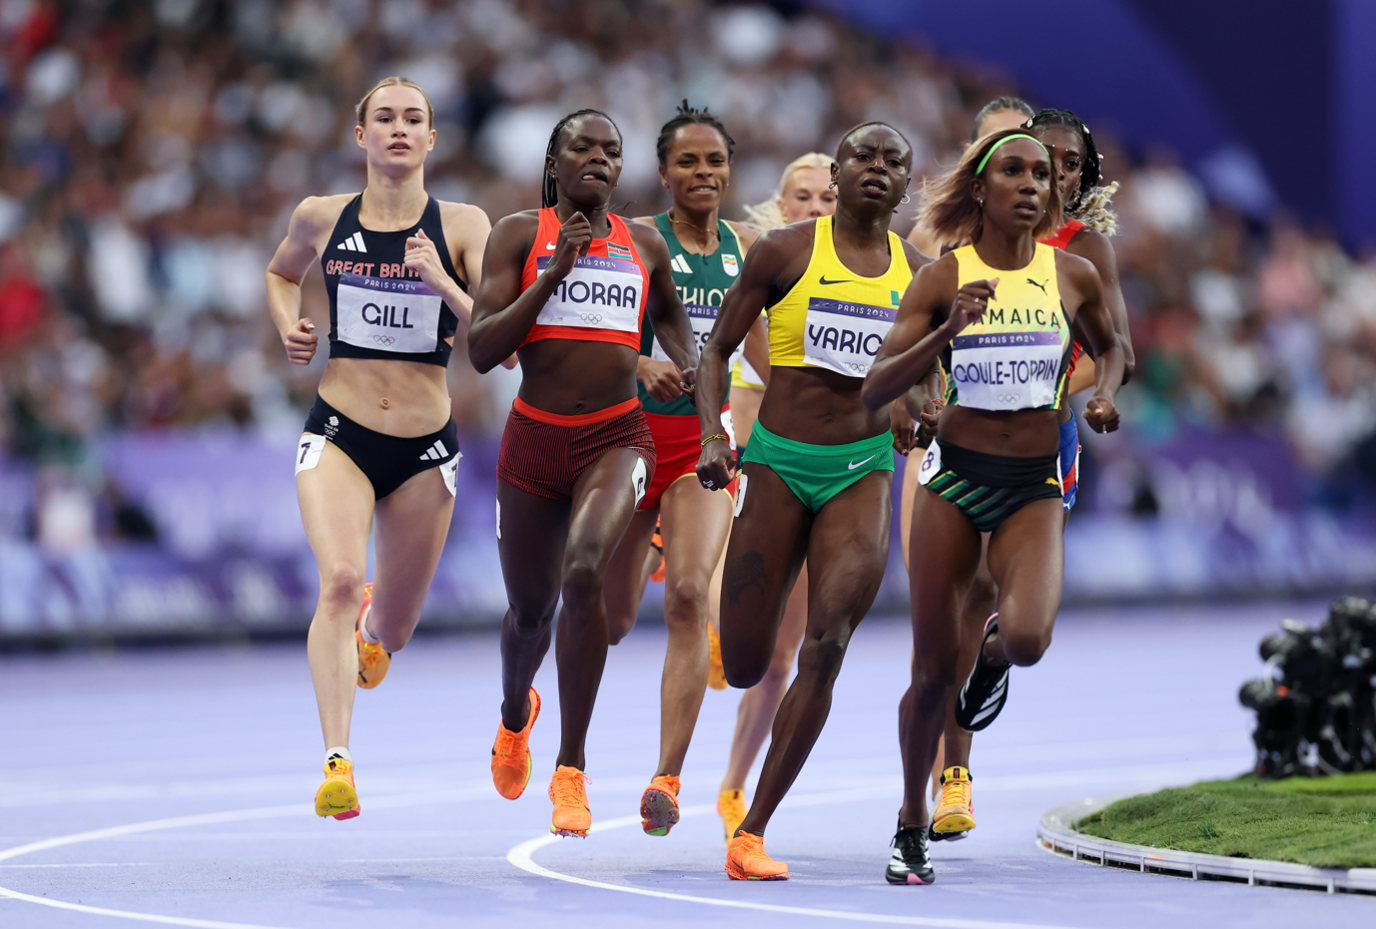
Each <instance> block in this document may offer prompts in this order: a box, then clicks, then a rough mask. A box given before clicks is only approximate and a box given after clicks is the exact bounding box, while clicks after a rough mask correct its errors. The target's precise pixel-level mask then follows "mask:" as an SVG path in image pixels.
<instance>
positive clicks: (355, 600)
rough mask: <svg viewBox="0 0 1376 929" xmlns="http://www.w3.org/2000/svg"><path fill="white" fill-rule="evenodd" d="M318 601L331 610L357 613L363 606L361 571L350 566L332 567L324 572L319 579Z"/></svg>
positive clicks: (339, 565)
mask: <svg viewBox="0 0 1376 929" xmlns="http://www.w3.org/2000/svg"><path fill="white" fill-rule="evenodd" d="M320 601H321V603H322V604H325V605H326V606H328V607H329V608H330V609H331V610H338V611H343V612H357V611H358V608H359V607H360V606H362V605H363V571H361V570H360V569H359V568H357V567H355V566H354V565H351V564H338V565H334V566H332V567H330V568H329V569H327V570H326V571H324V572H323V574H322V576H321V578H320ZM350 618H351V619H352V618H353V617H352V616H351V617H350Z"/></svg>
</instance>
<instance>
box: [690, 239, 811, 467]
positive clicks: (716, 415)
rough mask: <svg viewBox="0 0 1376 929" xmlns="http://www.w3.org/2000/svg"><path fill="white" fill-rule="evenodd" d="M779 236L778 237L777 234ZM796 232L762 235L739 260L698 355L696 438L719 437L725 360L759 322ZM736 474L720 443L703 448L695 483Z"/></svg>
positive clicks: (727, 376) (726, 368) (723, 443)
mask: <svg viewBox="0 0 1376 929" xmlns="http://www.w3.org/2000/svg"><path fill="white" fill-rule="evenodd" d="M780 233H782V234H780ZM796 236H797V232H796V231H795V232H792V233H788V232H787V230H778V231H777V233H773V232H771V233H766V234H765V235H763V236H761V237H760V239H759V241H757V242H756V243H755V246H754V247H753V248H751V249H750V251H749V252H748V253H746V256H745V262H744V263H743V265H742V267H741V276H740V280H738V281H736V283H735V284H732V285H731V289H730V290H728V291H727V292H726V299H724V300H723V301H722V304H721V309H720V310H718V311H717V322H716V325H714V326H713V327H712V334H711V335H710V336H709V337H708V338H707V344H706V345H705V346H703V349H702V363H701V367H700V368H699V370H698V420H699V422H700V424H701V427H702V436H703V438H707V437H708V436H723V435H725V434H726V430H725V429H723V428H722V424H721V404H722V400H723V399H724V398H725V396H726V391H727V385H728V384H729V383H730V366H731V356H732V355H734V354H735V352H736V349H737V347H739V346H740V344H741V342H742V341H744V340H745V337H746V335H747V333H749V332H750V328H751V327H752V326H753V325H755V322H756V321H757V320H758V319H759V318H760V313H761V312H763V311H764V308H765V304H766V303H768V302H769V296H770V294H771V293H772V292H773V289H774V284H775V281H776V280H777V279H778V276H779V273H780V272H781V271H782V269H783V268H784V266H785V265H786V264H787V262H788V259H789V258H790V257H791V256H792V250H791V249H790V247H789V246H790V245H791V244H796V242H791V241H790V240H792V239H795V238H796ZM735 473H736V460H735V454H734V453H733V452H732V451H731V445H730V443H729V442H727V441H726V439H724V438H717V439H713V440H712V441H710V442H706V443H704V445H703V447H702V457H701V458H699V459H698V480H699V481H701V482H702V486H704V487H706V488H708V489H710V490H720V489H721V488H724V487H725V486H726V485H727V484H729V483H731V478H732V476H733V475H734V474H735Z"/></svg>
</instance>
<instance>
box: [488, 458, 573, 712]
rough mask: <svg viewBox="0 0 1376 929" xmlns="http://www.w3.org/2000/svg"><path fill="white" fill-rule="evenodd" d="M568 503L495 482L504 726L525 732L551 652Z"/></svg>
mask: <svg viewBox="0 0 1376 929" xmlns="http://www.w3.org/2000/svg"><path fill="white" fill-rule="evenodd" d="M569 509H570V507H569V504H568V503H566V502H564V501H562V500H552V499H550V498H548V497H542V496H539V495H538V494H533V493H529V492H528V491H524V490H521V489H519V488H517V487H513V486H512V485H510V484H507V483H504V482H501V481H498V482H497V513H498V516H497V551H498V553H499V554H500V556H501V560H502V578H503V580H504V581H505V583H506V597H507V604H508V606H507V611H506V615H505V616H503V617H502V639H501V642H502V645H501V650H502V725H503V726H505V727H506V728H507V729H508V730H509V731H511V732H520V731H521V730H522V729H523V728H525V725H526V720H527V719H528V718H529V716H530V685H531V684H532V683H533V682H534V681H535V673H536V672H537V671H539V670H540V663H541V662H542V661H543V660H544V657H545V652H546V651H548V650H549V643H550V633H551V628H552V624H553V622H554V608H555V605H556V604H557V603H558V602H559V581H560V565H561V564H562V563H563V560H564V540H565V538H566V537H567V536H568V526H569Z"/></svg>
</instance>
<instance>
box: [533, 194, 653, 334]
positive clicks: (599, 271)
mask: <svg viewBox="0 0 1376 929" xmlns="http://www.w3.org/2000/svg"><path fill="white" fill-rule="evenodd" d="M539 215H540V225H539V228H538V229H537V230H536V233H535V243H534V244H533V245H532V246H531V249H530V254H529V255H528V256H526V264H525V267H524V268H523V269H522V271H521V290H522V291H525V290H526V289H527V288H528V287H530V286H531V285H532V284H534V283H535V279H536V278H537V277H538V276H539V275H540V272H541V271H543V270H544V269H545V267H546V266H547V265H548V264H549V262H550V258H551V257H552V256H553V255H554V248H555V244H556V243H557V242H558V241H559V227H560V225H561V223H560V222H559V217H558V216H556V215H555V213H554V208H553V207H546V208H544V209H542V210H541V211H540V214H539ZM607 220H608V222H610V223H611V227H612V233H611V235H610V236H608V237H607V238H605V239H593V240H592V244H591V245H589V247H588V253H587V254H586V255H580V256H579V257H578V259H577V260H576V261H575V262H574V265H573V270H572V271H570V272H569V274H568V276H567V277H565V278H564V279H563V280H562V281H560V282H559V286H558V287H556V288H555V290H554V293H553V295H551V296H550V298H549V302H547V303H546V304H545V305H544V308H543V309H541V310H540V315H539V316H538V317H536V320H535V325H534V326H532V327H531V329H530V333H529V334H528V335H527V336H526V337H525V341H523V342H522V343H521V344H522V345H528V344H530V343H531V342H538V341H540V340H541V339H574V340H577V341H581V342H614V343H617V344H619V345H627V346H630V347H631V348H633V349H635V350H636V352H639V351H640V325H641V321H642V318H643V317H644V314H645V288H646V286H647V285H648V284H649V282H650V273H649V271H647V270H646V268H645V263H644V262H643V261H641V260H640V252H639V251H638V250H637V249H636V247H635V242H634V240H632V239H631V230H630V228H629V227H628V226H627V225H626V221H625V220H624V219H622V218H621V217H620V216H617V215H615V214H612V213H609V214H607Z"/></svg>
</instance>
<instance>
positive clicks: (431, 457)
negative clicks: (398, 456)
mask: <svg viewBox="0 0 1376 929" xmlns="http://www.w3.org/2000/svg"><path fill="white" fill-rule="evenodd" d="M448 454H449V449H447V448H445V447H444V443H443V442H441V441H440V440H439V439H436V440H435V444H434V445H432V446H430V447H429V448H428V449H426V451H425V454H424V455H421V456H420V460H421V461H439V460H440V459H441V458H443V457H444V456H445V455H448Z"/></svg>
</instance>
